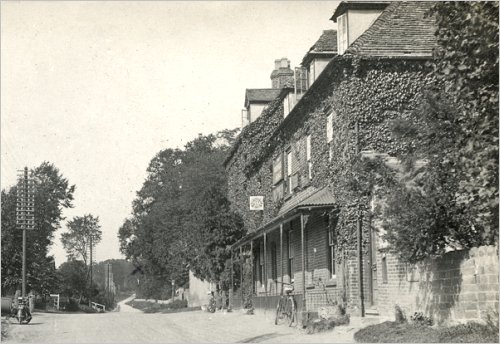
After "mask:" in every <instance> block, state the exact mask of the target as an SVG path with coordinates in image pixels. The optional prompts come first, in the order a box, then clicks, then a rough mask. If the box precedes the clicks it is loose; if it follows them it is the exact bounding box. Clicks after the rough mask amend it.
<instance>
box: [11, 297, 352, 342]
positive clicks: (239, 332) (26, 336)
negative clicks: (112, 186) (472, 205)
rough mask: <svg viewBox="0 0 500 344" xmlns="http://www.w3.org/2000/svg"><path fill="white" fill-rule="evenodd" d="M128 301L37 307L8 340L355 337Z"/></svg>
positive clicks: (344, 331)
mask: <svg viewBox="0 0 500 344" xmlns="http://www.w3.org/2000/svg"><path fill="white" fill-rule="evenodd" d="M125 301H126V300H125ZM125 301H124V302H125ZM124 302H122V303H121V304H120V309H119V312H109V313H100V314H80V313H79V314H64V313H63V314H61V313H57V314H56V313H35V314H34V316H33V320H32V322H31V323H30V324H29V325H18V324H16V323H15V322H13V321H12V322H11V325H10V328H9V337H8V338H7V340H6V343H20V342H21V343H33V342H35V343H144V342H147V343H159V342H162V343H193V342H198V343H200V342H204V343H207V342H212V343H213V342H218V343H220V342H226V343H228V342H233V343H236V342H239V343H245V342H266V343H270V342H273V343H321V342H323V343H332V342H341V343H347V342H353V337H352V336H353V333H354V332H355V330H356V329H354V328H352V327H351V328H349V327H344V326H341V327H338V328H337V329H335V330H334V331H332V332H327V333H320V334H314V335H307V334H305V333H304V331H303V330H300V329H296V328H289V327H287V326H286V325H278V326H275V325H274V323H273V319H272V314H269V313H268V314H260V315H246V314H243V313H241V312H236V311H235V312H232V313H223V312H216V313H214V314H210V313H207V312H202V311H191V312H182V313H170V314H161V313H154V314H145V313H142V312H141V311H138V310H136V309H134V308H132V307H129V306H127V305H125V304H124Z"/></svg>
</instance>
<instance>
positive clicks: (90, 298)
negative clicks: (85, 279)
mask: <svg viewBox="0 0 500 344" xmlns="http://www.w3.org/2000/svg"><path fill="white" fill-rule="evenodd" d="M89 241H90V293H89V304H90V305H91V306H92V265H93V264H92V251H93V247H92V233H91V234H90V238H89Z"/></svg>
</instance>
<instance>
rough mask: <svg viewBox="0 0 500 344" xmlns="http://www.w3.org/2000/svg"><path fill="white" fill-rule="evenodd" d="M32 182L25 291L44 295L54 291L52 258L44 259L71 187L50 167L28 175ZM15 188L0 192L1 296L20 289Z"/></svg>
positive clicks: (67, 204) (19, 235)
mask: <svg viewBox="0 0 500 344" xmlns="http://www.w3.org/2000/svg"><path fill="white" fill-rule="evenodd" d="M30 174H31V176H32V177H33V179H34V182H35V229H34V230H29V231H26V252H27V254H26V267H27V272H26V276H27V290H28V291H29V290H30V289H33V290H34V291H37V292H39V293H48V292H50V291H51V290H52V289H53V288H54V287H55V283H56V280H55V275H56V269H55V263H54V258H53V257H51V256H48V255H47V254H48V250H49V247H50V245H51V244H52V240H53V238H54V233H55V231H56V230H57V229H59V228H60V222H61V221H62V220H64V217H63V215H62V212H63V209H64V208H70V207H72V200H73V193H74V191H75V186H74V185H70V184H69V182H68V180H67V179H66V178H64V177H63V176H62V174H61V173H60V171H59V170H58V169H57V168H56V167H55V166H54V165H53V164H51V163H49V162H43V163H42V164H41V165H40V166H38V167H36V168H35V169H33V170H32V171H31V172H30ZM16 197H17V186H12V187H11V188H10V189H8V190H5V189H4V190H2V199H1V202H2V253H1V254H2V293H9V292H13V290H15V289H20V285H21V280H22V275H21V272H22V231H20V230H18V229H17V228H16Z"/></svg>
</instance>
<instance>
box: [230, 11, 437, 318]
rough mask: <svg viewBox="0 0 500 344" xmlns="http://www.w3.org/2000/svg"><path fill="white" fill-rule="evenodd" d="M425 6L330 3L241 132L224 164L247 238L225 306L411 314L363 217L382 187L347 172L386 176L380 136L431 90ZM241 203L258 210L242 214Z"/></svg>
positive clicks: (385, 137)
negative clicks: (380, 170)
mask: <svg viewBox="0 0 500 344" xmlns="http://www.w3.org/2000/svg"><path fill="white" fill-rule="evenodd" d="M432 4H433V3H432V2H380V3H376V2H366V3H363V2H342V3H341V4H340V5H339V6H338V7H337V9H336V10H335V12H334V14H333V16H332V18H331V19H332V20H333V21H334V22H336V23H337V24H338V30H337V31H333V30H328V31H325V32H324V33H323V35H322V36H321V37H320V39H319V40H318V41H317V42H316V44H315V45H314V46H313V47H312V48H311V49H310V50H309V51H308V53H307V54H306V56H305V57H304V59H303V61H302V70H301V72H300V73H301V74H300V75H299V76H297V73H296V80H295V85H294V86H295V87H293V88H291V87H290V88H287V87H284V88H282V89H281V91H280V93H279V95H278V96H277V97H276V98H275V99H274V100H273V101H271V102H270V103H269V104H268V105H267V107H266V108H265V109H264V110H263V111H262V114H261V115H260V116H259V118H257V119H256V120H255V121H254V122H252V123H251V124H249V125H248V126H246V127H245V128H243V130H242V132H241V134H240V136H239V137H238V139H237V141H236V143H235V145H234V146H233V147H232V150H231V151H230V154H229V156H228V158H227V160H226V162H225V167H226V171H227V173H228V183H229V184H228V188H229V199H230V201H231V204H232V208H233V210H235V211H237V212H238V213H239V214H241V216H242V218H243V219H244V223H245V227H246V229H247V233H248V234H247V235H246V236H245V237H244V238H242V239H241V240H239V241H238V242H237V243H235V244H234V245H233V247H232V249H233V252H234V254H235V256H240V257H242V259H240V260H239V262H240V263H242V266H243V271H244V273H243V274H242V281H241V282H242V283H241V285H242V288H241V289H242V290H239V291H236V292H235V293H234V295H235V296H234V304H235V305H237V304H238V302H239V300H238V298H245V297H247V296H248V295H250V294H251V295H252V301H253V306H254V307H256V308H257V309H258V308H266V307H267V308H275V307H276V304H277V302H278V298H279V295H280V293H281V290H282V285H283V282H284V283H293V284H294V289H295V294H296V300H297V301H298V305H299V310H301V311H307V312H315V311H318V309H319V307H321V306H327V305H329V304H332V303H335V302H336V303H338V304H342V305H344V306H346V307H347V308H348V310H349V312H350V313H351V314H353V315H356V314H358V315H359V314H364V313H367V314H375V315H376V314H380V315H386V316H392V315H393V312H394V305H396V304H403V305H406V306H408V309H414V308H415V307H416V304H417V303H418V301H415V300H414V299H409V300H406V301H405V300H404V299H405V298H407V297H408V295H410V294H408V293H406V294H405V293H403V294H401V293H400V291H401V290H402V289H401V288H403V289H404V288H406V289H411V288H412V285H411V283H412V277H408V274H409V273H410V272H411V269H408V267H407V266H406V264H402V263H401V262H399V261H398V260H397V258H396V257H394V256H392V255H390V254H389V253H383V249H384V247H385V243H384V242H382V240H381V239H380V232H379V228H378V221H379V220H380V219H377V217H376V214H375V212H374V211H373V210H374V209H373V207H374V204H375V203H376V200H375V199H374V192H373V190H374V189H376V188H377V187H383V185H377V183H376V181H375V182H366V183H364V184H363V181H362V180H363V176H362V175H361V174H362V169H360V168H359V166H360V165H363V164H364V165H367V164H368V165H369V164H370V163H373V164H376V163H382V164H384V166H388V167H389V168H391V167H392V168H397V162H395V160H394V159H391V156H395V155H397V153H398V152H400V151H401V150H404V149H406V148H407V147H405V146H404V145H403V144H402V143H401V142H399V141H398V140H397V139H396V138H395V137H393V135H392V132H391V130H390V126H391V123H393V121H394V120H397V119H400V118H401V119H404V118H406V117H407V116H408V115H409V114H410V113H411V112H413V111H416V110H417V109H418V107H419V105H420V103H421V102H422V99H423V94H424V92H425V90H426V89H427V88H428V87H430V86H431V85H433V84H434V81H435V80H434V78H433V75H432V72H431V69H430V67H429V66H428V62H429V61H430V60H431V59H432V57H433V55H432V53H433V48H434V46H435V44H436V40H435V36H434V32H435V27H434V25H435V24H434V20H433V18H431V17H427V16H426V12H427V11H428V10H429V8H430V7H431V6H432ZM305 71H307V73H306V72H305ZM304 73H306V75H307V77H306V78H305V79H307V83H306V85H305V87H303V86H302V85H303V83H302V82H300V85H301V86H300V87H298V86H297V83H298V80H303V79H304V77H303V75H304ZM291 96H293V97H292V100H291V101H290V99H291V98H290V97H291ZM251 196H258V197H261V199H262V200H263V210H250V204H249V202H250V197H251ZM258 200H260V199H258ZM413 286H414V287H415V285H413ZM398 293H400V294H398ZM414 296H415V295H411V297H414ZM417 298H418V296H417ZM240 301H241V300H240ZM437 308H439V307H437Z"/></svg>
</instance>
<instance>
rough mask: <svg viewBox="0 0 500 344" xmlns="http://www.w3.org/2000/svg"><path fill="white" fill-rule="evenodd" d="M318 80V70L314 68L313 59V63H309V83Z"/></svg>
mask: <svg viewBox="0 0 500 344" xmlns="http://www.w3.org/2000/svg"><path fill="white" fill-rule="evenodd" d="M315 80H316V72H315V70H314V60H313V61H311V64H310V65H309V85H312V83H313V82H314V81H315Z"/></svg>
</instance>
